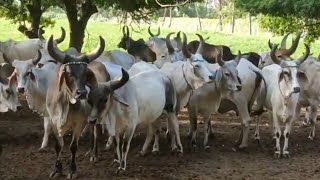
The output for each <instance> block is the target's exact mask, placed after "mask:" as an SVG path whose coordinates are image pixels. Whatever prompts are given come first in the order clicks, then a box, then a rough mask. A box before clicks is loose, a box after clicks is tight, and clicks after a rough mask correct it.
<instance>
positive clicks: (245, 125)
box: [236, 101, 251, 149]
mask: <svg viewBox="0 0 320 180" xmlns="http://www.w3.org/2000/svg"><path fill="white" fill-rule="evenodd" d="M236 102H237V103H239V104H236V105H237V109H238V112H239V116H240V119H241V123H242V140H241V144H240V145H239V146H238V147H239V149H244V148H246V147H248V137H249V126H250V121H251V117H250V115H249V110H248V106H244V104H246V103H241V102H245V101H236Z"/></svg>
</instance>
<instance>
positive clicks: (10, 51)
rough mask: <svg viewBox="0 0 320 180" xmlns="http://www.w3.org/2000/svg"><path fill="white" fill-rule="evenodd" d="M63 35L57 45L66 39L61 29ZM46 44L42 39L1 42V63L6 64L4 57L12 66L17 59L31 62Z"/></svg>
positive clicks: (56, 41)
mask: <svg viewBox="0 0 320 180" xmlns="http://www.w3.org/2000/svg"><path fill="white" fill-rule="evenodd" d="M61 30H62V35H61V37H60V38H58V39H55V43H58V44H59V43H61V42H62V41H63V40H64V39H65V31H64V29H63V28H62V27H61ZM44 45H45V42H44V41H43V40H42V39H40V38H37V39H28V40H25V41H14V40H12V39H9V40H7V41H4V42H0V62H5V59H3V56H6V58H7V59H8V61H7V63H9V64H11V63H12V62H13V61H14V60H15V59H20V60H29V59H32V58H34V57H35V56H36V55H37V53H38V50H39V49H42V48H44V47H45V46H44Z"/></svg>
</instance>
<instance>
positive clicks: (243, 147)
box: [238, 145, 248, 151]
mask: <svg viewBox="0 0 320 180" xmlns="http://www.w3.org/2000/svg"><path fill="white" fill-rule="evenodd" d="M247 147H248V146H244V145H239V146H238V150H239V151H244V150H246V149H247Z"/></svg>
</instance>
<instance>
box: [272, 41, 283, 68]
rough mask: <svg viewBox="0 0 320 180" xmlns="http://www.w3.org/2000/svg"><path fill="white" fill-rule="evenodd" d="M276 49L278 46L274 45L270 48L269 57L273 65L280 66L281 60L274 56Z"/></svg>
mask: <svg viewBox="0 0 320 180" xmlns="http://www.w3.org/2000/svg"><path fill="white" fill-rule="evenodd" d="M277 48H278V44H274V45H273V46H272V50H271V52H270V56H271V59H272V61H273V62H274V63H275V64H280V63H281V60H280V59H278V57H277V56H276V50H277Z"/></svg>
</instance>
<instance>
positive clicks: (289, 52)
mask: <svg viewBox="0 0 320 180" xmlns="http://www.w3.org/2000/svg"><path fill="white" fill-rule="evenodd" d="M301 34H302V32H300V33H298V35H297V37H296V39H295V40H294V41H293V42H292V45H291V47H290V49H288V54H287V55H288V56H290V55H292V54H293V53H294V52H295V51H296V50H297V47H298V44H299V40H300V38H301Z"/></svg>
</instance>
